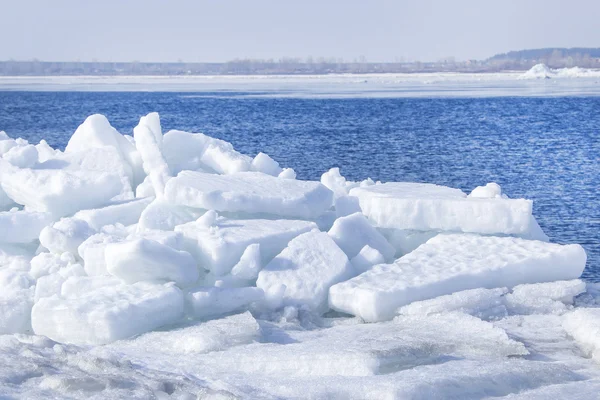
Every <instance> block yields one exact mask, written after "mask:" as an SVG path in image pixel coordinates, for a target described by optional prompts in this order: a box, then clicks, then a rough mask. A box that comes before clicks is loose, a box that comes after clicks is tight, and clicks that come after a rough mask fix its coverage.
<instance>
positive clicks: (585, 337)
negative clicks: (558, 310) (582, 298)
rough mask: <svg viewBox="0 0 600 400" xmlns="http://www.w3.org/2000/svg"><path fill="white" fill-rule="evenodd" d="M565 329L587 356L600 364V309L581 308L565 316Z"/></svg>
mask: <svg viewBox="0 0 600 400" xmlns="http://www.w3.org/2000/svg"><path fill="white" fill-rule="evenodd" d="M563 327H564V328H565V330H566V331H567V333H568V334H569V335H571V336H572V337H573V338H574V339H575V340H576V341H577V343H578V344H579V345H580V346H581V349H582V350H583V351H584V352H585V353H586V354H587V355H589V356H591V357H593V358H594V360H596V361H597V362H600V308H580V309H577V310H575V311H573V312H570V313H568V314H565V316H564V319H563Z"/></svg>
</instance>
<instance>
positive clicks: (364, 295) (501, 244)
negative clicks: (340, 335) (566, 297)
mask: <svg viewBox="0 0 600 400" xmlns="http://www.w3.org/2000/svg"><path fill="white" fill-rule="evenodd" d="M585 262H586V254H585V251H584V250H583V248H582V247H581V246H579V245H566V246H562V245H558V244H552V243H545V242H539V241H533V240H524V239H519V238H512V237H485V236H478V235H473V234H440V235H438V236H436V237H434V238H433V239H430V240H429V241H428V242H427V243H425V244H423V245H421V246H420V247H419V248H417V249H416V250H415V251H413V252H412V253H410V254H408V255H406V256H404V257H402V258H400V259H398V260H397V261H396V262H395V263H393V264H381V265H377V266H375V267H373V268H372V269H370V270H369V271H367V272H365V273H363V274H362V275H359V276H358V277H356V278H353V279H351V280H349V281H347V282H343V283H340V284H337V285H335V286H333V287H332V288H331V290H330V292H329V304H330V306H331V307H332V308H333V309H335V310H338V311H343V312H346V313H350V314H354V315H357V316H360V317H362V318H363V319H364V320H366V321H381V320H386V319H389V318H392V317H393V316H394V314H395V313H396V310H397V309H398V307H400V306H403V305H406V304H409V303H411V302H413V301H418V300H425V299H430V298H433V297H437V296H441V295H446V294H450V293H453V292H457V291H461V290H467V289H475V288H496V287H504V286H506V287H513V286H516V285H518V284H522V283H537V282H551V281H557V280H569V279H576V278H578V277H579V276H580V275H581V273H582V272H583V269H584V268H585Z"/></svg>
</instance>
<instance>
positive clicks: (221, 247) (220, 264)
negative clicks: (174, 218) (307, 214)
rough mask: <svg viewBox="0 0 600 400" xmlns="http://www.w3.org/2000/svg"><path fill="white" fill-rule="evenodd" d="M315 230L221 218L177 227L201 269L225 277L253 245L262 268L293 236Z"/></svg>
mask: <svg viewBox="0 0 600 400" xmlns="http://www.w3.org/2000/svg"><path fill="white" fill-rule="evenodd" d="M311 229H316V225H315V224H314V223H313V222H306V221H294V220H265V219H249V220H235V219H226V218H218V219H216V220H214V221H206V220H205V219H202V218H201V219H199V220H197V221H194V222H190V223H187V224H183V225H179V226H177V227H175V231H176V232H181V233H182V234H183V236H184V238H185V248H186V249H187V250H188V251H189V252H190V253H191V254H192V255H193V256H194V257H196V259H197V260H198V262H199V263H200V266H201V267H203V268H205V269H207V270H210V271H211V272H213V273H214V274H215V275H217V276H220V275H225V274H227V273H229V272H230V271H231V269H232V268H233V267H234V266H235V265H236V264H237V263H238V261H240V258H241V257H242V254H243V253H244V251H245V250H246V247H248V246H249V245H251V244H254V243H258V244H260V254H261V260H262V263H263V266H264V265H266V263H267V262H269V261H271V259H272V258H273V257H275V256H276V255H277V254H278V253H279V252H280V251H281V250H283V248H284V247H285V246H286V245H287V244H288V242H289V241H290V240H292V239H293V238H294V237H296V236H298V235H300V234H301V233H304V232H308V231H310V230H311Z"/></svg>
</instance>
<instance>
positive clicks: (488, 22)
mask: <svg viewBox="0 0 600 400" xmlns="http://www.w3.org/2000/svg"><path fill="white" fill-rule="evenodd" d="M599 16H600V0H411V1H404V0H396V1H386V0H362V1H358V0H346V1H338V0H330V1H328V0H301V1H300V0H297V1H287V0H277V1H276V0H214V1H203V0H174V1H159V0H145V1H142V0H102V1H100V0H95V1H93V0H29V1H28V0H0V60H7V59H15V60H30V59H33V58H38V59H40V60H46V61H68V60H82V61H90V60H94V59H96V60H101V61H133V60H138V61H177V60H179V59H181V60H184V61H189V62H192V61H226V60H230V59H234V58H280V57H302V58H304V57H307V56H313V57H315V58H317V57H321V56H326V57H336V58H340V57H342V58H344V59H345V60H353V59H355V58H358V57H359V56H364V57H366V58H367V60H369V61H394V60H395V59H400V58H401V57H404V58H405V59H411V60H423V61H429V60H438V59H441V58H444V57H448V56H455V57H456V58H457V59H459V60H464V59H470V58H474V59H483V58H487V57H489V56H492V55H493V54H495V53H499V52H506V51H509V50H518V49H523V48H537V47H597V46H600V20H599Z"/></svg>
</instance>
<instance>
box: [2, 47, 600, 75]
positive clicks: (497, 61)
mask: <svg viewBox="0 0 600 400" xmlns="http://www.w3.org/2000/svg"><path fill="white" fill-rule="evenodd" d="M538 63H545V64H547V65H548V66H550V67H552V68H562V67H573V66H578V67H584V68H600V48H593V49H585V48H574V49H563V48H549V49H534V50H520V51H511V52H509V53H504V54H498V55H495V56H493V57H491V58H489V59H487V60H482V61H479V60H468V61H456V60H454V58H452V57H449V58H446V59H442V60H439V61H436V62H419V61H412V62H408V61H404V60H398V61H395V62H379V63H378V62H368V61H367V60H366V58H365V57H360V58H358V59H356V60H353V61H345V60H343V59H336V58H323V57H320V58H312V57H308V58H306V59H301V58H280V59H277V60H275V59H268V60H253V59H235V60H232V61H228V62H224V63H186V62H182V61H179V62H163V63H156V62H137V61H133V62H102V61H91V62H80V61H64V62H50V61H40V60H31V61H14V60H9V61H0V75H4V76H36V75H99V76H100V75H159V76H160V75H164V76H166V75H245V74H247V75H276V74H298V75H306V74H331V73H354V74H365V73H414V72H497V71H505V70H527V69H529V68H531V67H532V66H533V65H535V64H538Z"/></svg>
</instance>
